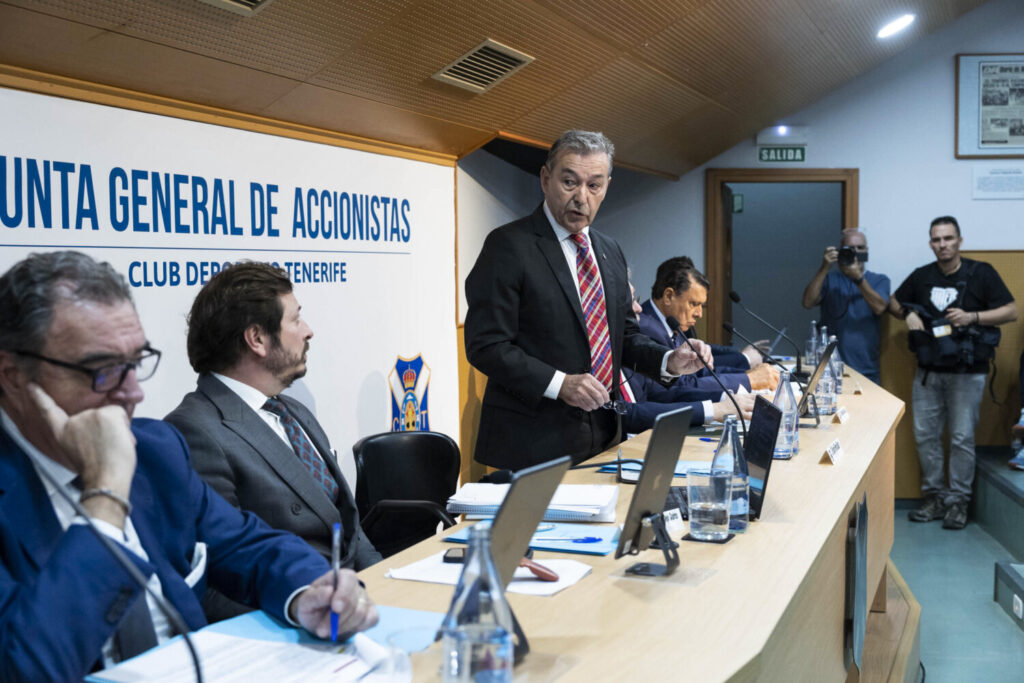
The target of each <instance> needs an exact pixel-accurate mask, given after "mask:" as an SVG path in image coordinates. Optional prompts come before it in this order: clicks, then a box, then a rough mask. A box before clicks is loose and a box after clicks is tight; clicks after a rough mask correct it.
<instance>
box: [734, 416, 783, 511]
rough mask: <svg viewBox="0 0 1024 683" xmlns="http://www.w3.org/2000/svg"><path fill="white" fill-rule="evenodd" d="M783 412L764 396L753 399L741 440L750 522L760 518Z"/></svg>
mask: <svg viewBox="0 0 1024 683" xmlns="http://www.w3.org/2000/svg"><path fill="white" fill-rule="evenodd" d="M781 424H782V411H781V410H779V408H778V406H776V405H774V404H773V403H772V402H771V401H769V400H768V399H766V398H765V397H764V396H758V397H757V398H756V399H755V400H754V414H753V416H751V418H750V425H748V427H747V438H746V439H744V440H743V455H744V456H745V457H746V459H747V471H748V472H749V474H750V513H749V518H750V519H757V518H758V517H760V516H761V506H763V505H764V495H765V491H767V490H768V473H769V472H770V471H771V469H772V460H773V459H774V458H773V455H774V453H775V439H777V438H778V436H779V425H781Z"/></svg>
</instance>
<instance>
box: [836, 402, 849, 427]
mask: <svg viewBox="0 0 1024 683" xmlns="http://www.w3.org/2000/svg"><path fill="white" fill-rule="evenodd" d="M832 421H833V422H838V423H839V424H841V425H844V424H846V423H847V422H849V421H850V411H849V410H847V409H846V406H839V409H838V410H837V411H836V412H835V415H833V416H832Z"/></svg>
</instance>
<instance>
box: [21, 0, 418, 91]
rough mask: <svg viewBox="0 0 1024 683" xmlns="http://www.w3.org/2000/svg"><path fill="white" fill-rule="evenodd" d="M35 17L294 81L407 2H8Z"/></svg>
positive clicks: (340, 50)
mask: <svg viewBox="0 0 1024 683" xmlns="http://www.w3.org/2000/svg"><path fill="white" fill-rule="evenodd" d="M14 1H15V2H19V3H20V4H23V5H25V6H30V7H33V8H35V9H36V10H38V11H41V12H47V13H52V14H54V15H55V16H61V17H64V18H70V19H73V20H75V21H79V22H83V23H87V24H90V25H94V26H99V27H104V28H108V29H110V30H112V31H116V32H118V33H122V34H124V35H128V36H133V37H136V38H141V39H143V40H147V41H151V42H155V43H159V44H161V45H166V46H169V47H173V48H176V49H178V50H183V51H187V52H194V53H197V54H202V55H206V56H208V57H214V58H216V59H221V60H224V61H227V62H232V63H235V64H241V65H245V66H246V67H247V68H252V69H258V70H261V71H266V72H268V73H273V74H278V75H282V76H286V77H289V78H294V79H298V80H305V79H306V78H308V77H309V76H311V75H313V74H314V73H316V72H317V71H319V70H320V69H322V68H323V67H324V66H325V65H326V64H328V63H330V62H331V61H333V60H334V59H336V57H337V55H338V54H340V53H341V52H344V51H345V50H346V49H348V48H349V47H350V46H351V45H352V44H354V43H356V42H357V41H358V40H359V39H360V37H361V36H363V35H365V34H366V33H369V32H372V31H375V30H376V29H377V28H379V27H380V26H382V25H384V24H386V23H387V22H388V21H389V20H390V18H391V17H392V16H393V15H394V14H395V13H396V12H398V11H400V10H401V9H403V8H404V7H405V6H406V5H408V4H409V3H410V2H411V0H375V1H373V2H359V3H357V2H324V1H322V0H278V1H277V2H272V3H271V4H270V5H268V6H267V7H266V9H264V10H263V11H261V12H260V13H258V14H256V15H254V16H252V17H245V16H241V15H238V14H234V13H232V12H228V11H226V10H223V9H220V8H217V7H213V6H212V5H207V4H205V3H202V2H199V1H198V0H175V1H173V2H166V0H130V1H128V2H126V1H125V0H75V1H74V2H69V1H68V0H14Z"/></svg>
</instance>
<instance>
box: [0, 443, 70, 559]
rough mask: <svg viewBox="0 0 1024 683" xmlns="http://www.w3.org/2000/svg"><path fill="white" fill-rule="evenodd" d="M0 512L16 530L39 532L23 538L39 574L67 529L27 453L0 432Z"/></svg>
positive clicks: (26, 549) (27, 552) (21, 542)
mask: <svg viewBox="0 0 1024 683" xmlns="http://www.w3.org/2000/svg"><path fill="white" fill-rule="evenodd" d="M0 487H2V488H0V513H2V514H3V516H4V517H5V518H6V519H8V520H10V523H11V528H12V529H25V530H28V529H31V530H35V533H26V534H22V535H20V536H19V539H18V541H19V543H20V544H21V546H22V548H24V550H25V553H26V555H27V556H28V558H29V560H30V561H31V562H32V563H33V564H34V565H35V569H36V570H37V571H38V570H39V569H41V568H42V566H43V565H44V564H46V560H47V559H48V558H49V557H50V553H52V552H53V549H54V547H55V546H56V545H57V543H58V542H59V541H60V537H61V534H62V533H63V530H62V529H61V527H60V522H58V521H57V515H56V513H54V511H53V505H52V504H51V503H50V498H49V496H47V495H46V488H45V487H44V486H43V482H42V480H40V479H39V475H37V474H36V471H35V468H34V467H32V463H31V462H30V461H29V458H28V456H27V455H25V453H23V452H22V450H21V449H20V448H18V446H17V445H16V444H15V443H14V441H13V440H12V439H11V438H10V437H9V436H8V435H7V432H6V431H4V430H2V429H0Z"/></svg>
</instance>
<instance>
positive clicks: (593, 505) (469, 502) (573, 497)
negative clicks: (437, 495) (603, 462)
mask: <svg viewBox="0 0 1024 683" xmlns="http://www.w3.org/2000/svg"><path fill="white" fill-rule="evenodd" d="M509 486H510V484H466V485H465V486H463V487H462V488H461V489H459V490H458V491H456V492H455V495H454V496H452V497H451V498H449V499H448V512H450V513H452V514H456V515H463V514H465V515H482V516H485V517H493V516H494V515H496V514H497V513H498V508H499V507H501V501H503V500H504V499H505V494H506V493H508V487H509ZM618 500H619V487H618V486H614V485H610V484H560V485H559V487H558V490H557V491H555V495H554V496H553V497H552V498H551V502H550V503H549V504H548V509H547V512H545V513H544V520H545V521H548V522H614V521H615V504H616V503H617V502H618Z"/></svg>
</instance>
